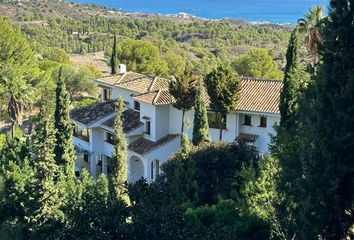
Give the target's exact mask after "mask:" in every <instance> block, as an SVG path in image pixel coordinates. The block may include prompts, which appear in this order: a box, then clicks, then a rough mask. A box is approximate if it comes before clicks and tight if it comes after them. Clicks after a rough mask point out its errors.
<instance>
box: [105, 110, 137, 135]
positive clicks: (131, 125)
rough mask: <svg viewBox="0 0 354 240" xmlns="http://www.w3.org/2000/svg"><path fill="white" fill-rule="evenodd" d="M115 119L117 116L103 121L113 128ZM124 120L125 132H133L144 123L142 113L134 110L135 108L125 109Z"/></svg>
mask: <svg viewBox="0 0 354 240" xmlns="http://www.w3.org/2000/svg"><path fill="white" fill-rule="evenodd" d="M115 119H116V116H114V117H112V118H110V119H108V120H107V121H105V122H104V123H103V125H105V126H107V127H109V128H112V129H113V128H114V121H115ZM122 120H123V131H124V133H129V132H131V131H133V130H135V129H137V128H139V127H141V126H142V125H143V123H142V122H140V113H139V112H138V111H135V110H133V109H128V110H125V111H124V112H123V113H122Z"/></svg>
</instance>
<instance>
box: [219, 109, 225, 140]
mask: <svg viewBox="0 0 354 240" xmlns="http://www.w3.org/2000/svg"><path fill="white" fill-rule="evenodd" d="M219 114H220V133H219V141H221V140H222V130H223V129H222V128H223V125H224V124H223V123H224V115H223V114H222V113H219Z"/></svg>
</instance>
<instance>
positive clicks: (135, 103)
mask: <svg viewBox="0 0 354 240" xmlns="http://www.w3.org/2000/svg"><path fill="white" fill-rule="evenodd" d="M134 109H135V110H137V111H140V102H138V101H134Z"/></svg>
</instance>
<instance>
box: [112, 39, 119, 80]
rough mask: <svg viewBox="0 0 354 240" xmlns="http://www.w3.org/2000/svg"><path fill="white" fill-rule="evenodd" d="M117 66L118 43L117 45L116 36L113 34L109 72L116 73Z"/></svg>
mask: <svg viewBox="0 0 354 240" xmlns="http://www.w3.org/2000/svg"><path fill="white" fill-rule="evenodd" d="M117 67H118V45H117V36H116V35H114V38H113V46H112V55H111V74H117Z"/></svg>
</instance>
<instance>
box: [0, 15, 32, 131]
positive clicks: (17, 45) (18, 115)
mask: <svg viewBox="0 0 354 240" xmlns="http://www.w3.org/2000/svg"><path fill="white" fill-rule="evenodd" d="M0 35H1V38H0V52H1V54H0V111H5V110H6V111H7V113H8V116H9V117H10V119H11V122H12V126H13V128H12V129H13V131H12V132H13V133H14V129H15V125H16V124H19V125H21V124H22V120H23V117H24V116H23V115H24V110H25V108H26V107H29V106H31V105H32V104H33V103H34V102H35V99H36V94H35V90H36V89H35V86H36V84H37V80H38V78H39V70H38V66H37V62H36V59H35V56H34V53H33V51H32V50H31V47H30V46H29V44H28V41H27V40H26V38H25V37H24V36H23V35H22V33H21V30H20V29H19V28H14V27H13V26H12V23H11V21H10V20H9V19H7V18H4V17H0Z"/></svg>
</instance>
